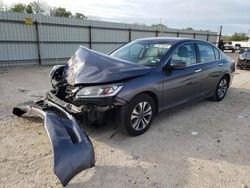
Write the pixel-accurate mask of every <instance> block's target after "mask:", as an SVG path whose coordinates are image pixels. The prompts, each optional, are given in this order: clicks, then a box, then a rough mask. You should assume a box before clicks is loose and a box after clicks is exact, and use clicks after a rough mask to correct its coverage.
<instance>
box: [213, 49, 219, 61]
mask: <svg viewBox="0 0 250 188" xmlns="http://www.w3.org/2000/svg"><path fill="white" fill-rule="evenodd" d="M214 53H215V59H216V60H218V59H220V51H219V50H217V49H216V48H214Z"/></svg>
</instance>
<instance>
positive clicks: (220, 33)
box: [217, 25, 222, 44]
mask: <svg viewBox="0 0 250 188" xmlns="http://www.w3.org/2000/svg"><path fill="white" fill-rule="evenodd" d="M221 37H222V25H221V26H220V31H219V37H218V41H217V44H219V42H220V40H221Z"/></svg>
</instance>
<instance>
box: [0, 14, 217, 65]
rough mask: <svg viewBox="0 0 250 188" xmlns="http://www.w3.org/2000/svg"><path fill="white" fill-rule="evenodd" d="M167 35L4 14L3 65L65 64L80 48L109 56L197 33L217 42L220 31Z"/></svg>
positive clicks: (0, 29) (0, 32)
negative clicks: (134, 44) (140, 43)
mask: <svg viewBox="0 0 250 188" xmlns="http://www.w3.org/2000/svg"><path fill="white" fill-rule="evenodd" d="M25 18H32V20H33V24H32V25H26V24H25V23H24V20H25ZM36 22H37V27H36V24H35V23H36ZM89 26H90V27H91V28H89ZM166 32H169V33H161V32H157V31H156V30H155V29H154V28H152V27H148V26H140V25H130V24H122V23H111V22H102V21H91V20H78V19H73V18H59V17H50V16H42V15H31V14H22V13H11V12H0V66H6V65H7V66H9V65H17V64H38V63H39V54H40V62H41V63H42V64H56V63H65V62H66V61H67V60H68V59H69V57H71V56H72V55H73V54H74V52H75V51H76V49H77V48H78V47H79V46H80V45H83V46H86V47H91V48H92V49H93V50H96V51H100V52H103V53H109V52H111V51H113V50H114V49H116V48H118V47H119V46H121V45H123V44H125V43H127V42H129V40H134V39H138V38H143V37H156V36H159V37H161V36H162V37H185V38H194V33H195V38H198V39H202V40H207V39H208V40H209V41H210V42H213V43H215V42H216V41H217V36H216V35H217V34H216V32H204V31H184V30H178V29H171V28H167V31H166ZM177 32H179V34H177ZM181 33H182V34H181ZM183 33H184V34H183ZM189 33H190V34H189ZM207 34H209V37H208V36H207ZM90 42H91V44H90Z"/></svg>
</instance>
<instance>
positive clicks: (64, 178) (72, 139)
mask: <svg viewBox="0 0 250 188" xmlns="http://www.w3.org/2000/svg"><path fill="white" fill-rule="evenodd" d="M28 112H32V113H34V114H36V115H38V116H39V117H41V118H43V120H44V126H45V128H46V131H47V134H48V136H49V139H50V142H51V145H52V148H53V153H54V172H55V174H56V176H57V177H58V178H59V180H60V181H61V183H62V184H63V185H66V184H67V183H68V182H69V181H70V180H71V179H72V178H73V177H74V176H75V175H76V174H78V173H79V172H81V171H82V170H85V169H87V168H91V167H93V166H95V156H94V149H93V146H92V143H91V141H90V139H89V137H88V136H87V134H86V133H85V131H84V130H83V129H82V128H81V127H80V126H79V125H78V123H77V122H76V120H75V119H74V117H73V116H72V115H71V114H69V113H68V112H67V111H65V109H64V108H62V107H61V106H59V105H57V104H55V103H53V102H51V101H49V100H47V99H44V100H40V101H37V102H33V101H29V102H26V103H23V104H20V105H18V106H16V107H15V108H14V109H13V114H15V115H17V116H22V115H23V114H25V113H28Z"/></svg>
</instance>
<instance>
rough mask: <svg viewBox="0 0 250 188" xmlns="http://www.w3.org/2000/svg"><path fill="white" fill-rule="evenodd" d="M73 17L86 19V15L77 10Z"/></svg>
mask: <svg viewBox="0 0 250 188" xmlns="http://www.w3.org/2000/svg"><path fill="white" fill-rule="evenodd" d="M74 17H75V18H77V19H87V16H85V15H84V14H82V13H79V12H77V13H75V15H74Z"/></svg>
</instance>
